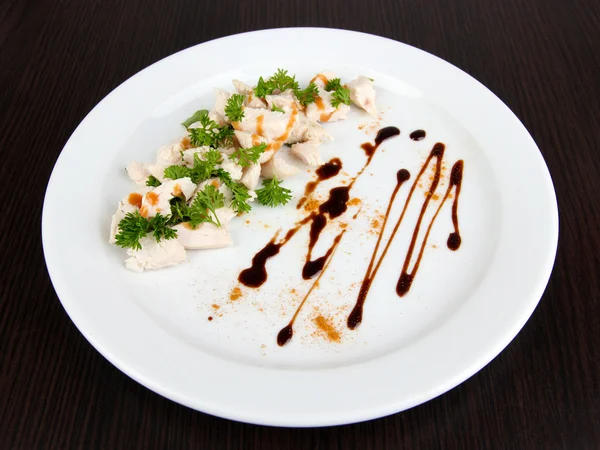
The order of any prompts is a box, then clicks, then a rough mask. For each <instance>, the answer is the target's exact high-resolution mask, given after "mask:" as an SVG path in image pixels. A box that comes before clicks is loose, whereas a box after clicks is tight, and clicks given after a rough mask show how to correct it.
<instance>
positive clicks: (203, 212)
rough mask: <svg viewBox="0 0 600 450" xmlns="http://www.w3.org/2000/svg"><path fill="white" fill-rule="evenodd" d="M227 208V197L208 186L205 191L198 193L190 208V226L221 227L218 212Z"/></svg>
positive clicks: (210, 185)
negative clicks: (206, 224)
mask: <svg viewBox="0 0 600 450" xmlns="http://www.w3.org/2000/svg"><path fill="white" fill-rule="evenodd" d="M223 206H225V197H224V196H223V194H222V193H221V192H220V191H219V190H218V189H217V188H216V187H214V186H213V185H212V184H208V185H206V187H205V188H204V190H202V191H200V192H198V194H197V195H196V198H194V201H193V202H192V205H191V206H190V207H189V217H190V225H191V226H192V227H193V228H196V227H197V226H198V225H200V224H201V223H205V222H208V223H212V224H213V225H215V226H217V227H220V226H221V222H219V217H218V216H217V212H216V210H217V209H219V208H222V207H223Z"/></svg>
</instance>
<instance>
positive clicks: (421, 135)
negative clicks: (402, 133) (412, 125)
mask: <svg viewBox="0 0 600 450" xmlns="http://www.w3.org/2000/svg"><path fill="white" fill-rule="evenodd" d="M425 136H427V133H426V132H425V130H415V131H413V132H412V133H410V138H411V139H412V140H413V141H422V140H423V139H425Z"/></svg>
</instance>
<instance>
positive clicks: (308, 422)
mask: <svg viewBox="0 0 600 450" xmlns="http://www.w3.org/2000/svg"><path fill="white" fill-rule="evenodd" d="M290 30H293V31H298V32H303V33H314V32H317V33H318V32H322V31H326V32H329V33H341V34H344V33H348V34H352V35H362V36H365V37H369V38H373V37H375V38H377V39H383V40H385V41H389V42H391V43H393V45H400V46H405V47H408V48H410V49H412V50H414V51H417V52H419V53H422V54H424V55H425V56H426V57H427V58H435V59H436V60H438V61H441V62H442V63H443V64H444V65H448V66H450V67H452V68H453V69H455V70H457V71H459V72H460V73H461V74H462V75H461V76H466V77H467V78H468V79H469V81H470V82H475V83H477V84H478V85H479V86H480V87H482V88H483V89H485V90H486V91H487V92H488V93H489V94H491V95H492V96H493V98H494V99H495V101H496V102H498V103H499V106H500V105H501V107H502V108H504V109H505V110H507V112H509V113H510V115H512V118H513V120H514V121H516V124H515V125H518V126H520V127H521V128H522V131H525V133H526V135H527V136H528V138H529V140H530V144H533V146H534V147H535V149H536V150H537V152H538V155H537V156H539V159H540V160H541V163H542V166H543V167H542V169H543V170H542V171H545V174H544V175H545V177H546V180H545V181H546V182H549V186H548V187H549V188H550V191H551V192H549V193H551V196H552V200H553V202H551V205H550V206H551V207H552V211H550V216H551V220H552V222H551V223H550V228H551V233H550V234H551V239H550V240H551V242H550V246H549V248H548V250H549V255H551V256H549V257H548V261H546V266H548V267H546V268H545V270H544V274H542V275H541V277H540V278H539V280H538V286H537V289H536V294H535V296H534V297H536V299H534V300H531V301H530V302H528V306H529V308H528V309H526V310H525V311H524V312H523V314H522V315H521V317H520V318H521V320H520V321H518V322H517V323H514V324H512V327H510V330H507V332H506V333H505V339H504V340H503V341H502V342H497V343H496V345H495V346H494V348H493V349H488V352H487V353H486V354H485V355H480V357H479V358H478V363H477V364H473V365H472V366H471V367H470V368H469V370H466V371H465V372H464V373H462V374H461V376H459V377H457V378H456V379H454V380H451V381H450V382H449V383H446V384H444V385H440V386H438V389H436V390H434V391H432V392H429V393H427V395H425V397H427V398H424V399H420V400H417V401H413V402H412V403H411V402H408V403H407V402H404V403H403V402H402V400H399V401H396V402H393V401H390V402H389V403H387V405H384V406H381V405H380V407H379V408H375V409H376V410H377V411H373V410H371V411H364V412H362V413H357V412H356V411H353V412H352V413H351V414H340V415H338V416H337V417H335V418H331V417H329V418H328V419H323V418H320V419H318V418H311V419H305V420H299V419H298V418H297V417H293V416H292V417H291V419H290V417H270V418H268V417H264V416H263V417H256V418H255V417H252V416H248V414H244V413H241V414H237V413H232V412H231V411H228V410H227V408H225V409H222V408H218V407H216V408H215V407H210V406H208V407H207V406H206V405H204V406H203V407H199V406H198V403H197V402H194V401H190V400H189V399H187V398H185V397H183V396H181V395H178V394H177V393H176V392H173V391H172V390H171V389H169V388H168V387H164V386H161V385H160V384H159V383H156V382H154V381H153V380H151V379H150V378H149V377H148V376H146V375H144V374H142V373H138V372H137V371H136V370H135V369H134V368H132V367H128V366H127V362H126V361H122V360H121V359H119V358H118V357H116V356H115V355H114V354H113V353H111V351H110V349H108V348H105V346H104V345H103V344H102V342H100V341H99V340H98V339H97V338H96V337H95V336H93V335H91V334H90V333H88V332H87V330H86V329H85V327H84V326H81V324H82V322H81V320H80V319H81V317H80V316H78V315H77V314H78V313H77V312H76V311H75V310H74V309H73V308H71V306H72V305H71V306H67V304H66V303H65V300H64V299H63V297H62V296H61V293H59V288H58V287H57V284H60V283H58V282H56V281H55V280H56V277H57V275H56V273H55V272H54V268H51V264H49V263H48V261H49V255H48V253H47V250H48V248H49V242H48V240H49V239H51V238H50V236H49V234H48V233H49V222H48V221H49V220H50V219H49V216H48V214H49V213H48V210H47V204H48V203H47V200H48V198H49V196H50V195H52V191H51V190H52V183H53V178H54V177H55V173H56V169H57V167H59V166H60V164H61V158H62V157H63V155H64V154H65V152H64V150H65V149H67V148H68V147H69V144H70V143H71V141H72V140H73V138H74V136H76V134H77V132H78V131H79V130H80V129H82V127H83V126H84V125H85V124H86V123H87V122H86V121H87V120H88V119H89V118H90V117H93V113H94V112H95V111H96V110H97V109H98V108H100V107H101V105H103V104H104V103H105V101H106V100H107V99H108V98H110V97H114V96H115V95H117V94H118V93H119V92H120V91H121V90H122V89H126V87H127V86H128V85H129V84H131V83H133V82H134V81H135V80H136V79H137V77H139V76H141V75H140V74H142V73H148V72H149V71H151V69H152V68H153V67H155V66H157V65H159V64H163V63H165V61H167V60H169V59H170V58H175V57H177V55H182V54H183V53H185V52H188V51H191V50H192V49H195V48H198V47H201V46H205V45H207V44H210V43H212V44H214V43H216V42H219V41H225V40H228V39H234V38H235V39H239V38H241V37H244V36H247V35H258V34H269V33H278V32H289V31H290ZM179 57H180V56H179ZM558 234H559V221H558V204H557V201H556V193H555V189H554V185H553V182H552V178H551V175H550V172H549V170H548V166H547V164H546V162H545V161H544V159H543V156H542V154H541V152H540V150H539V147H538V146H537V144H535V142H534V140H533V138H532V137H531V135H530V134H529V132H528V131H527V130H526V128H525V126H524V125H523V124H522V123H521V121H520V120H519V119H518V118H517V117H516V115H515V114H514V113H513V112H512V110H510V108H508V106H507V105H506V104H505V103H504V102H503V101H502V100H501V99H500V98H498V97H497V96H496V95H495V94H494V93H493V92H492V91H490V90H489V89H488V88H487V87H485V86H484V85H483V84H481V83H480V82H479V81H477V80H476V79H475V78H473V77H472V76H471V75H469V74H467V73H466V72H464V71H462V70H461V69H460V68H458V67H456V66H454V65H453V64H451V63H449V62H447V61H445V60H443V59H441V58H439V57H437V56H435V55H433V54H431V53H428V52H426V51H424V50H421V49H418V48H416V47H413V46H410V45H408V44H405V43H402V42H399V41H395V40H392V39H389V38H386V37H382V36H377V35H374V34H368V33H362V32H356V31H351V30H343V29H336V28H317V27H291V28H272V29H265V30H258V31H250V32H246V33H239V34H235V35H230V36H224V37H220V38H217V39H214V40H211V41H206V42H203V43H200V44H197V45H195V46H192V47H188V48H186V49H183V50H181V51H179V52H176V53H174V54H171V55H169V56H166V57H165V58H162V59H160V60H159V61H157V62H155V63H153V64H151V65H150V66H148V67H146V68H144V69H142V70H141V71H139V72H137V73H135V74H134V75H132V76H131V77H129V78H128V79H127V80H125V81H124V82H123V83H121V84H120V85H118V86H117V87H116V88H115V89H113V90H112V91H111V92H110V93H109V94H107V95H106V96H105V97H104V98H103V99H102V100H101V101H100V102H99V103H98V104H97V105H96V106H95V107H94V108H93V109H92V110H91V111H90V112H89V113H88V114H87V115H86V116H85V118H84V119H83V120H82V121H81V122H80V123H79V125H78V126H77V128H76V129H75V131H74V132H73V133H72V135H71V136H70V137H69V139H68V140H67V142H66V143H65V145H64V147H63V150H62V151H61V153H60V155H59V157H58V159H57V161H56V163H55V165H54V168H53V171H52V175H51V177H50V179H49V182H48V187H47V190H46V194H45V197H44V206H43V210H42V242H43V251H44V258H45V260H46V264H47V268H48V272H49V275H50V278H51V281H52V284H53V286H54V289H55V291H56V293H57V296H58V297H59V300H60V301H61V304H62V305H63V308H64V309H65V311H66V312H67V314H68V315H69V317H70V319H71V320H72V321H73V323H74V324H75V326H76V327H77V328H78V329H79V331H80V332H81V333H82V334H83V335H84V337H85V338H86V339H87V340H88V342H90V343H91V344H92V345H93V346H94V348H96V350H98V351H99V352H100V353H101V354H102V355H103V356H104V357H105V358H106V359H107V360H108V361H110V362H111V363H112V364H113V365H114V366H115V367H117V368H118V369H119V370H121V371H122V372H123V373H125V374H126V375H128V376H129V377H131V378H133V379H134V380H135V381H137V382H139V383H140V384H142V385H144V386H146V387H147V388H149V389H151V390H152V391H154V392H157V393H158V394H160V395H162V396H164V397H167V398H170V399H171V400H174V401H176V402H178V403H181V404H183V405H186V406H188V407H191V408H194V409H197V410H199V411H202V412H207V413H209V414H213V415H216V416H219V417H225V418H228V419H232V420H239V421H243V422H248V423H255V424H262V425H265V424H266V425H276V426H301V427H306V426H328V425H341V424H347V423H354V422H359V421H364V420H369V419H374V418H377V417H383V416H386V415H389V414H393V413H395V412H399V411H402V410H406V409H408V408H411V407H414V406H416V405H418V404H421V403H423V402H425V401H428V400H431V399H433V398H435V397H438V396H439V395H441V394H443V393H445V392H447V391H448V390H450V389H452V388H454V387H455V386H457V385H458V384H460V383H462V382H464V381H466V380H467V379H468V378H470V377H471V376H473V375H474V374H476V373H477V372H479V370H481V369H482V368H483V367H484V366H486V365H487V364H488V363H489V362H490V361H491V360H493V359H494V358H495V357H496V356H497V355H498V354H499V353H500V352H501V351H502V350H503V349H504V348H506V347H507V346H508V344H509V343H510V342H511V341H512V340H513V339H514V337H515V336H516V335H517V334H518V332H519V331H520V330H521V329H522V327H523V326H524V325H525V323H526V322H527V320H528V319H529V317H530V316H531V314H532V313H533V311H534V310H535V307H536V306H537V305H538V303H539V301H540V300H541V297H542V295H543V293H544V291H545V289H546V286H547V283H548V281H549V278H550V276H551V273H552V268H553V265H554V261H555V258H556V251H557V246H558ZM63 295H65V293H64V292H63ZM67 303H68V302H67ZM473 369H474V370H473ZM467 372H468V373H467ZM399 404H401V405H402V406H401V407H400V408H398V405H399ZM213 406H214V405H213ZM274 415H277V412H275V413H274Z"/></svg>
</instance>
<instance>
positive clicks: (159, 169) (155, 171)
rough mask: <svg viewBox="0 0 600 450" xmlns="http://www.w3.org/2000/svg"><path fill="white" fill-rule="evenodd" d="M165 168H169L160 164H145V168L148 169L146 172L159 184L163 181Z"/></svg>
mask: <svg viewBox="0 0 600 450" xmlns="http://www.w3.org/2000/svg"><path fill="white" fill-rule="evenodd" d="M169 165H170V164H169ZM167 167H169V166H167V165H166V164H160V163H156V164H146V168H147V169H148V172H150V175H152V176H153V177H154V178H156V179H157V180H158V181H160V182H161V183H162V182H164V181H165V169H166V168H167Z"/></svg>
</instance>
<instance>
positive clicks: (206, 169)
mask: <svg viewBox="0 0 600 450" xmlns="http://www.w3.org/2000/svg"><path fill="white" fill-rule="evenodd" d="M202 156H203V158H204V159H201V158H200V156H199V153H194V167H192V168H189V167H186V166H178V165H176V164H175V165H172V166H169V167H167V168H166V169H165V173H164V177H165V178H170V179H171V180H178V179H179V178H185V177H190V178H191V180H192V182H193V183H195V184H198V183H201V182H203V181H204V180H208V179H209V178H210V177H211V176H213V174H214V173H215V172H216V170H217V164H221V163H222V162H223V158H222V157H221V153H220V152H219V151H218V150H216V149H214V148H211V149H210V150H209V151H207V152H206V153H204V155H202Z"/></svg>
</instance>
